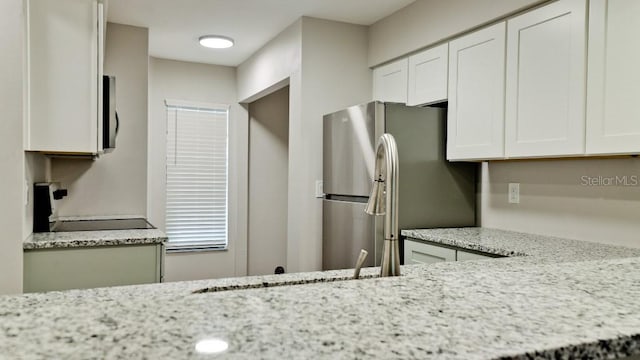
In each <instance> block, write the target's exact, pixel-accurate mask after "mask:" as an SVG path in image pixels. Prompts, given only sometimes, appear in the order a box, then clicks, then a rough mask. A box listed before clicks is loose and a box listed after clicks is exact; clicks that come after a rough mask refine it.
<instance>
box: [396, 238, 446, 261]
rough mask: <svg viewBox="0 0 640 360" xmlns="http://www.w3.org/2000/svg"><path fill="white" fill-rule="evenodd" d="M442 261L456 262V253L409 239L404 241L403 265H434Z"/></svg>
mask: <svg viewBox="0 0 640 360" xmlns="http://www.w3.org/2000/svg"><path fill="white" fill-rule="evenodd" d="M443 261H456V251H455V250H453V249H449V248H445V247H440V246H434V245H430V244H425V243H422V242H418V241H413V240H409V239H405V240H404V263H405V265H410V264H434V263H439V262H443Z"/></svg>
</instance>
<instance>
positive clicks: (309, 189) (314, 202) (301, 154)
mask: <svg viewBox="0 0 640 360" xmlns="http://www.w3.org/2000/svg"><path fill="white" fill-rule="evenodd" d="M367 39H368V37H367V27H365V26H359V25H352V24H346V23H340V22H334V21H328V20H320V19H314V18H303V21H302V77H301V79H302V92H301V96H302V99H301V103H302V109H303V111H302V117H301V120H302V121H301V122H300V123H299V127H298V128H297V129H295V128H292V129H291V133H298V134H301V135H302V136H301V137H299V138H298V140H299V141H300V142H299V143H297V145H298V146H299V147H298V149H301V150H297V151H291V152H290V154H292V155H293V154H295V155H296V158H294V159H293V160H291V157H290V161H296V164H298V167H297V168H298V169H303V170H302V172H298V173H296V175H297V176H299V175H298V174H300V175H302V176H299V181H298V182H297V183H296V184H295V186H296V187H295V188H294V190H295V191H296V194H299V195H297V196H296V197H295V198H293V200H294V201H295V202H296V203H297V206H295V207H294V208H297V209H303V211H296V212H293V211H291V209H292V208H291V205H290V206H289V209H290V216H289V222H290V226H292V225H291V224H293V226H294V228H293V229H294V230H295V232H294V233H290V236H292V238H298V239H300V240H299V249H298V251H297V255H296V258H297V260H298V261H299V262H300V266H301V269H304V270H306V271H309V270H320V269H321V268H322V199H318V198H315V197H314V193H315V181H316V180H322V116H323V115H325V114H328V113H331V112H334V111H337V110H341V109H344V108H346V107H348V106H351V105H356V104H360V103H364V102H367V101H370V100H371V89H372V83H371V71H370V70H369V69H368V67H367ZM346 79H348V81H347V80H346ZM290 141H293V136H291V140H290ZM290 144H291V142H290ZM290 146H291V145H290ZM290 156H291V155H290ZM289 196H290V197H291V196H292V195H291V193H290V195H289Z"/></svg>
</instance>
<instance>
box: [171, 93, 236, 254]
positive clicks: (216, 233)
mask: <svg viewBox="0 0 640 360" xmlns="http://www.w3.org/2000/svg"><path fill="white" fill-rule="evenodd" d="M228 115H229V111H228V108H227V107H225V106H212V107H211V108H203V107H194V106H178V105H172V104H169V103H167V191H166V196H167V197H166V232H167V236H168V237H169V242H168V244H167V247H168V248H169V249H177V250H179V249H198V248H226V247H227V228H228V226H227V223H228V222H227V220H228V216H227V189H228V171H227V170H228V146H227V145H228V131H227V130H228Z"/></svg>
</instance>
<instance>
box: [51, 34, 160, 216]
mask: <svg viewBox="0 0 640 360" xmlns="http://www.w3.org/2000/svg"><path fill="white" fill-rule="evenodd" d="M148 39H149V36H148V29H146V28H140V27H134V26H128V25H120V24H113V23H109V24H108V25H107V41H106V49H105V61H104V72H105V74H108V75H115V77H116V101H117V108H118V115H119V117H120V132H119V134H118V137H117V140H116V149H115V150H114V151H113V152H111V153H108V154H105V155H104V156H101V157H100V158H99V159H98V160H96V161H88V160H69V159H54V160H53V161H52V179H53V180H54V181H59V182H61V183H62V185H63V187H66V188H67V189H68V190H69V195H68V196H67V197H66V198H64V199H62V200H60V202H59V204H58V205H59V207H58V215H59V216H74V215H143V216H144V215H146V212H147V199H146V197H147V191H146V188H147V171H146V169H147V142H146V139H147V108H148V104H147V98H148V61H149V60H148V59H149V51H148V43H149V41H148Z"/></svg>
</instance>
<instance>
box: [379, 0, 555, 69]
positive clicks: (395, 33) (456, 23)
mask: <svg viewBox="0 0 640 360" xmlns="http://www.w3.org/2000/svg"><path fill="white" fill-rule="evenodd" d="M543 1H545V0H446V1H443V0H418V1H416V2H414V3H412V4H411V5H409V6H407V7H405V8H403V9H400V10H398V11H397V12H395V13H394V14H392V15H390V16H387V17H385V18H383V19H381V20H379V21H377V22H376V23H375V24H373V25H371V27H370V28H369V65H370V66H376V65H380V64H381V63H383V62H386V61H389V60H391V59H393V58H396V57H400V56H402V55H405V54H407V53H410V52H413V51H416V50H418V49H420V48H423V47H426V46H428V45H431V44H434V43H436V42H439V41H442V40H444V39H447V38H449V37H451V36H453V35H455V34H458V33H461V32H465V31H468V30H470V29H473V28H475V27H478V26H479V25H482V24H486V23H489V22H492V21H493V20H495V19H497V18H500V17H504V16H506V15H507V14H510V13H513V12H516V11H519V10H522V9H524V8H527V7H530V6H532V5H535V4H537V3H540V2H543Z"/></svg>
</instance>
